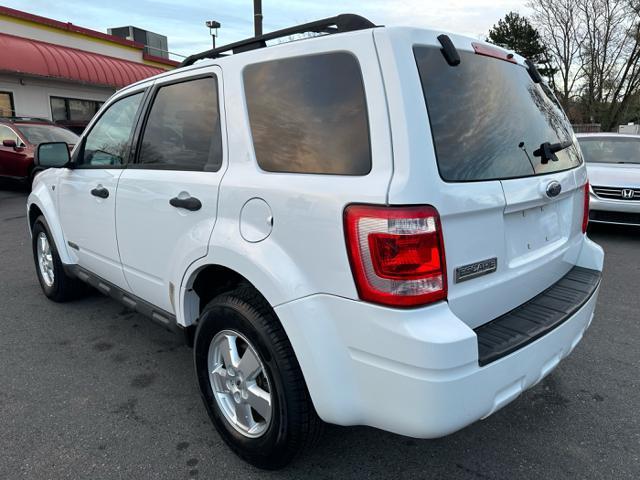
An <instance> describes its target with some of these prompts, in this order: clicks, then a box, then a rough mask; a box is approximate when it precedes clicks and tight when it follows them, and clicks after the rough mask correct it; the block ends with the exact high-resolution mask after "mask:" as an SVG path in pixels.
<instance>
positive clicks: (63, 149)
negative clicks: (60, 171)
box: [34, 142, 71, 168]
mask: <svg viewBox="0 0 640 480" xmlns="http://www.w3.org/2000/svg"><path fill="white" fill-rule="evenodd" d="M70 161H71V158H70V156H69V146H68V145H67V144H66V143H65V142H50V143H41V144H40V145H38V148H36V154H35V158H34V163H35V164H36V165H39V166H41V167H44V168H49V167H53V168H56V167H57V168H60V167H66V166H68V165H69V163H70Z"/></svg>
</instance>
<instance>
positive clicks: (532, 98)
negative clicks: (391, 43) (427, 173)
mask: <svg viewBox="0 0 640 480" xmlns="http://www.w3.org/2000/svg"><path fill="white" fill-rule="evenodd" d="M459 53H460V64H459V65H458V66H450V65H449V64H447V62H446V60H445V59H444V57H443V55H442V53H441V51H440V48H438V47H426V46H416V47H414V54H415V57H416V62H417V65H418V71H419V74H420V80H421V82H422V91H423V93H424V97H425V101H426V104H427V110H428V114H429V121H430V123H431V133H432V135H433V141H434V145H435V151H436V156H437V161H438V169H439V170H440V175H441V176H442V178H443V179H444V180H445V181H450V182H460V181H477V180H498V179H507V178H519V177H527V176H532V175H542V174H545V173H551V172H557V171H561V170H567V169H569V168H573V167H577V166H578V165H580V164H581V163H582V158H581V155H580V150H579V148H577V145H576V144H575V143H572V142H574V135H573V131H572V129H571V125H570V124H569V122H568V120H567V117H566V116H565V114H564V112H563V111H562V109H561V108H560V106H559V104H558V102H557V100H556V99H555V97H554V96H553V94H552V93H551V91H550V90H549V88H548V87H547V86H546V85H544V84H536V83H534V82H533V81H532V80H531V77H530V76H529V73H528V72H527V70H526V69H525V68H523V67H521V66H519V65H514V64H513V63H511V62H507V61H504V60H498V59H495V58H488V57H486V56H480V55H476V54H475V53H472V52H465V51H460V52H459ZM547 142H548V143H550V144H558V143H560V144H562V143H563V142H566V143H565V144H564V145H566V147H565V148H562V149H559V151H556V152H555V157H552V159H551V160H548V161H547V158H544V156H536V155H535V154H534V152H536V150H539V149H541V145H542V144H544V143H547ZM559 148H561V147H559ZM537 153H540V152H537ZM543 160H544V161H543Z"/></svg>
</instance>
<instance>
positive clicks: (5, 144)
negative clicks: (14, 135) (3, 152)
mask: <svg viewBox="0 0 640 480" xmlns="http://www.w3.org/2000/svg"><path fill="white" fill-rule="evenodd" d="M2 146H3V147H9V148H16V147H17V146H18V145H17V144H16V141H15V140H2Z"/></svg>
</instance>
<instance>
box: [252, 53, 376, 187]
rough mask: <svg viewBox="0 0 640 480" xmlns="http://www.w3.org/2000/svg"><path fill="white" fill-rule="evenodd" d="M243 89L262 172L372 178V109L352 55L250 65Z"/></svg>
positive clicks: (335, 54) (325, 55)
mask: <svg viewBox="0 0 640 480" xmlns="http://www.w3.org/2000/svg"><path fill="white" fill-rule="evenodd" d="M244 87H245V95H246V99H247V108H248V110H249V122H250V124H251V132H252V135H253V144H254V148H255V153H256V158H257V161H258V164H259V165H260V167H261V168H262V169H264V170H267V171H271V172H291V173H325V174H339V175H366V174H367V173H369V171H370V170H371V147H370V144H369V125H368V119H367V105H366V99H365V93H364V86H363V83H362V73H361V71H360V66H359V64H358V61H357V60H356V58H355V57H354V56H353V55H351V54H349V53H345V52H338V53H329V54H321V55H310V56H305V57H296V58H287V59H282V60H273V61H269V62H265V63H259V64H255V65H249V66H248V67H246V68H245V70H244Z"/></svg>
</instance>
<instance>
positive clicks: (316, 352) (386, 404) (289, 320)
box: [276, 238, 603, 438]
mask: <svg viewBox="0 0 640 480" xmlns="http://www.w3.org/2000/svg"><path fill="white" fill-rule="evenodd" d="M602 257H603V254H602V250H601V249H600V248H599V247H598V246H597V245H595V244H594V243H593V242H591V241H589V240H588V239H586V238H585V241H584V245H583V249H582V254H581V256H580V262H579V264H582V266H584V267H586V268H590V269H597V270H601V269H602ZM597 296H598V289H597V288H596V289H595V290H594V291H593V293H592V294H591V295H590V297H589V298H588V300H586V302H584V303H583V304H582V306H581V307H580V308H579V309H578V310H576V311H575V312H574V313H573V314H572V315H571V316H570V317H569V318H568V319H566V320H565V321H564V322H563V323H561V324H560V325H559V326H557V327H556V328H554V329H553V330H551V331H550V332H548V333H546V334H545V335H544V336H541V337H540V338H537V339H536V340H534V341H532V342H530V343H528V344H526V345H525V346H523V347H522V348H519V349H518V350H516V351H514V352H512V353H509V354H508V355H506V356H504V357H502V358H500V359H498V360H495V361H493V362H491V363H490V364H488V365H486V366H482V367H481V366H480V364H479V352H478V337H477V335H476V333H475V332H474V331H473V330H472V329H471V328H469V327H468V326H467V325H466V324H465V323H464V322H462V321H461V320H460V319H458V318H457V317H456V316H455V315H454V314H453V313H452V312H451V310H450V309H449V307H448V305H447V304H446V303H440V304H437V305H433V306H430V307H426V308H423V309H418V310H404V311H398V310H394V309H389V308H384V307H380V306H376V305H371V304H367V303H363V302H356V301H353V300H348V299H344V298H340V297H335V296H330V295H314V296H310V297H306V298H304V299H300V300H296V301H294V302H290V303H287V304H284V305H281V306H279V307H277V308H276V312H277V313H278V315H279V317H280V319H281V321H282V323H283V325H284V327H285V330H286V331H287V334H288V335H289V338H290V339H291V343H292V345H293V347H294V349H295V351H296V355H297V357H298V360H299V362H300V365H301V367H302V370H303V373H304V376H305V380H306V381H307V385H308V387H309V391H310V393H311V397H312V399H313V402H314V405H315V407H316V410H317V412H318V414H319V415H320V417H321V418H322V419H323V420H325V421H327V422H330V423H336V424H340V425H370V426H373V427H378V428H381V429H384V430H388V431H391V432H395V433H399V434H402V435H408V436H412V437H417V438H435V437H440V436H443V435H447V434H449V433H452V432H454V431H456V430H459V429H460V428H463V427H465V426H466V425H469V424H470V423H473V422H474V421H476V420H478V419H481V418H485V417H487V416H489V415H491V414H492V413H494V412H495V411H497V410H498V409H500V408H502V407H503V406H504V405H506V404H508V403H509V402H511V401H512V400H513V399H515V398H516V397H517V396H518V395H519V394H520V393H521V392H522V391H523V390H525V389H526V388H528V387H530V386H532V385H534V384H535V383H537V382H539V381H540V380H541V379H542V378H544V377H545V376H546V375H547V374H548V373H549V372H551V371H552V370H553V368H554V367H555V366H556V365H557V364H558V363H559V362H560V360H561V359H562V358H564V357H566V356H567V355H568V354H569V353H570V352H571V351H572V350H573V348H574V347H575V346H576V345H577V344H578V342H579V341H580V339H581V338H582V336H583V334H584V332H585V330H586V329H587V328H588V326H589V324H590V323H591V320H592V318H593V312H594V308H595V304H596V300H597Z"/></svg>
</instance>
